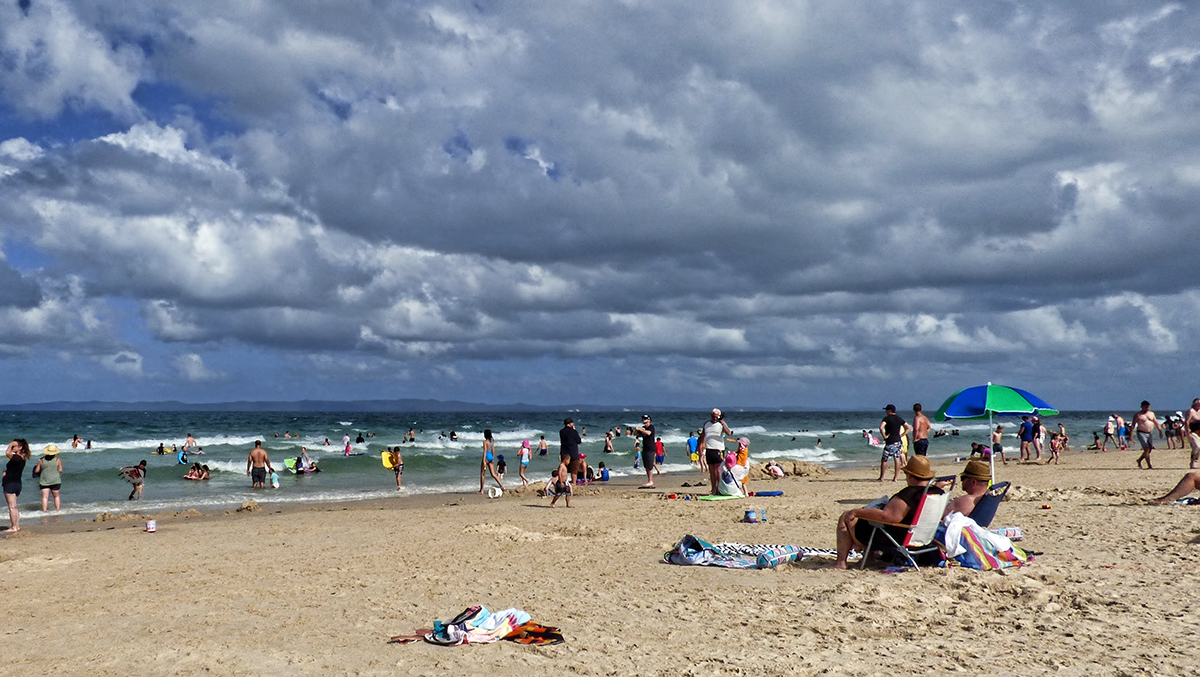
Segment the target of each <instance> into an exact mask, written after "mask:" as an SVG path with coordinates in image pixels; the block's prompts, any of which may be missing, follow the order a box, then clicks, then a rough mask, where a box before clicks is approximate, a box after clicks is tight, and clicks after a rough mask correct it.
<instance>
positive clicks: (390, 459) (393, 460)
mask: <svg viewBox="0 0 1200 677" xmlns="http://www.w3.org/2000/svg"><path fill="white" fill-rule="evenodd" d="M383 467H385V468H388V469H390V470H391V471H392V472H394V473H396V491H400V482H401V481H402V480H403V479H404V457H403V456H401V455H400V447H388V450H387V451H385V452H383Z"/></svg>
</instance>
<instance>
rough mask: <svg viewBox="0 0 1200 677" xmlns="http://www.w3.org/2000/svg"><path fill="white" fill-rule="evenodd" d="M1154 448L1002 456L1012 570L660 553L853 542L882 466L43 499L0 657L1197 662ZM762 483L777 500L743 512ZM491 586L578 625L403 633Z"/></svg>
mask: <svg viewBox="0 0 1200 677" xmlns="http://www.w3.org/2000/svg"><path fill="white" fill-rule="evenodd" d="M1155 455H1156V458H1155V461H1156V467H1155V469H1154V470H1153V471H1139V470H1137V469H1136V468H1135V467H1134V463H1133V459H1134V457H1135V456H1136V453H1135V452H1133V451H1128V452H1108V453H1104V454H1098V453H1094V452H1074V453H1067V454H1065V455H1064V458H1063V465H1061V466H1058V467H1054V466H1050V467H1046V466H1032V465H1016V464H1012V465H1009V466H1007V467H1001V468H999V469H998V479H1000V480H1009V481H1012V482H1013V483H1014V485H1015V488H1014V489H1013V491H1012V492H1011V494H1010V496H1011V498H1012V500H1010V501H1007V502H1006V503H1005V504H1004V505H1002V506H1001V508H1000V512H999V515H998V516H997V518H996V521H995V523H994V524H993V526H1019V527H1021V528H1022V529H1023V530H1024V532H1025V540H1024V541H1023V543H1022V545H1024V546H1025V547H1026V548H1027V549H1030V550H1035V551H1039V552H1042V553H1044V554H1042V555H1040V556H1038V557H1037V558H1036V561H1035V562H1034V563H1032V564H1031V565H1029V566H1027V567H1025V568H1022V569H1008V570H1005V571H1002V572H994V571H993V572H979V571H971V570H965V569H962V568H958V567H955V568H950V569H922V570H921V571H919V572H914V571H908V572H904V573H899V574H885V573H883V572H882V571H880V570H879V569H875V570H872V569H870V568H868V570H866V571H858V570H854V571H850V572H841V571H833V570H828V569H824V568H822V567H824V566H825V565H826V564H828V560H820V559H814V560H808V561H806V562H804V563H801V564H795V565H787V566H784V567H781V568H779V569H777V570H764V571H757V570H755V571H731V570H724V569H717V568H706V567H680V566H670V565H666V564H662V563H661V558H662V554H663V552H664V551H666V550H668V549H669V548H670V547H671V546H672V545H673V544H674V543H675V542H676V541H677V540H678V539H679V538H680V537H681V536H683V535H685V534H689V533H690V534H695V535H697V536H700V537H701V538H704V539H706V540H709V541H712V542H719V541H738V542H742V543H795V544H799V545H806V546H812V547H833V546H834V543H835V538H834V522H835V520H836V517H837V515H838V514H839V513H840V512H841V511H843V510H846V509H848V508H850V507H855V506H858V505H861V504H863V503H865V502H867V501H869V500H871V499H874V498H876V497H878V496H880V495H882V494H884V493H892V492H894V491H896V490H898V489H899V488H900V483H897V484H892V483H890V482H887V483H884V484H883V485H880V484H878V483H876V482H874V478H875V477H877V474H878V470H877V469H850V470H841V471H837V472H834V473H830V474H827V475H823V476H820V477H808V478H786V479H783V480H778V481H769V482H768V481H763V482H757V483H755V484H754V485H753V486H752V488H758V489H783V490H784V492H785V495H784V496H783V497H780V498H750V499H746V500H742V501H728V502H721V503H707V502H697V501H684V500H670V499H667V498H666V497H665V494H666V493H671V492H676V493H679V492H687V491H695V490H694V489H681V488H680V485H681V483H682V482H685V481H687V482H691V481H694V480H695V479H696V478H697V477H698V474H697V475H674V476H670V477H667V476H664V477H662V479H660V480H659V489H658V490H656V491H646V490H637V489H636V488H633V487H632V486H629V485H622V486H610V487H602V488H594V489H593V488H591V487H585V488H581V490H580V494H579V495H578V496H577V497H576V499H575V503H574V504H575V506H576V507H574V508H572V509H570V510H567V509H563V508H561V507H560V508H558V509H554V510H551V509H548V503H549V501H548V499H539V498H537V497H536V496H534V495H533V493H532V492H526V493H522V494H518V493H510V494H507V495H505V496H504V497H503V498H501V499H499V500H488V499H486V498H483V497H480V496H476V495H474V494H471V495H441V496H427V497H421V498H419V499H416V500H413V499H404V498H401V499H395V500H391V501H387V500H384V501H373V502H362V503H345V504H327V505H321V506H317V507H312V506H303V507H297V508H291V509H281V510H276V509H275V508H273V507H272V508H266V509H261V510H257V511H247V512H242V513H236V512H227V513H214V514H200V513H195V512H188V513H184V514H180V515H168V514H162V515H154V516H152V517H154V518H155V519H157V521H158V531H157V533H146V532H145V525H144V521H145V519H146V518H147V516H126V517H125V518H116V519H105V520H103V521H98V522H97V521H75V522H61V523H57V524H49V525H39V524H37V523H36V521H31V522H29V523H26V524H24V525H23V526H24V527H25V528H24V529H23V530H22V532H20V533H19V534H15V535H13V536H10V537H8V538H5V539H4V540H3V542H0V575H2V576H3V580H4V587H5V588H6V594H5V602H4V609H5V612H6V613H5V616H6V618H5V620H4V624H3V625H4V646H5V661H4V663H3V667H2V668H0V674H12V675H48V674H64V675H84V674H87V675H129V674H143V675H197V674H205V675H342V674H346V675H395V674H402V675H425V674H488V675H532V674H563V673H574V674H581V675H720V674H735V675H815V674H826V675H876V674H878V675H896V674H927V673H930V672H932V673H952V672H964V673H987V674H1005V673H1014V674H1017V673H1019V674H1050V673H1053V674H1059V675H1177V674H1178V675H1183V674H1194V673H1195V670H1196V668H1195V666H1196V661H1197V658H1198V657H1200V649H1197V641H1198V640H1200V615H1198V614H1197V612H1196V610H1195V607H1194V605H1192V604H1190V600H1189V595H1190V593H1191V592H1192V591H1194V590H1195V589H1197V585H1198V584H1200V563H1198V560H1197V557H1196V552H1197V550H1196V549H1197V548H1198V547H1200V545H1198V543H1200V536H1198V534H1200V529H1198V528H1197V526H1196V525H1197V519H1196V518H1197V516H1200V507H1195V508H1192V507H1182V506H1162V507H1159V506H1152V505H1148V504H1147V501H1146V499H1148V498H1151V497H1153V496H1157V495H1160V494H1162V493H1164V492H1165V491H1167V490H1168V489H1169V488H1171V487H1172V486H1173V485H1174V483H1175V482H1176V481H1177V480H1178V479H1179V477H1180V476H1181V475H1182V473H1183V472H1184V471H1185V469H1186V467H1187V458H1186V452H1184V451H1178V450H1173V451H1167V450H1160V451H1157V452H1156V454H1155ZM961 467H962V466H961V465H956V464H949V463H939V464H937V465H936V466H935V470H937V471H938V472H939V474H950V473H957V472H959V471H960V470H961ZM889 477H890V473H889ZM679 495H682V493H679ZM560 505H561V504H560ZM1043 505H1049V506H1050V508H1049V509H1043V507H1042V506H1043ZM751 507H753V508H765V509H766V510H767V513H768V518H769V521H768V522H767V523H763V524H745V523H742V522H741V521H740V520H741V518H742V516H743V514H744V512H745V510H746V509H747V508H751ZM471 604H482V605H484V606H486V607H488V608H489V609H492V610H500V609H505V608H509V607H517V608H521V609H524V610H526V611H528V612H529V613H530V614H532V616H533V618H534V620H537V621H540V622H542V623H545V624H548V625H554V626H558V627H560V628H561V629H562V631H563V633H564V635H565V637H566V639H567V642H566V644H565V645H559V646H552V647H543V648H532V647H526V646H520V645H516V644H513V643H510V642H499V643H497V644H492V645H481V646H461V647H439V646H433V645H429V644H425V643H423V642H422V643H416V644H410V645H397V644H389V643H388V638H389V636H391V635H397V634H407V633H410V632H412V631H413V630H415V629H418V628H427V627H430V626H431V624H432V622H433V620H434V619H446V618H449V617H451V616H454V615H455V614H457V613H458V612H459V611H461V610H462V609H463V608H464V607H467V606H469V605H471Z"/></svg>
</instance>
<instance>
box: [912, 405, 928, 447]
mask: <svg viewBox="0 0 1200 677" xmlns="http://www.w3.org/2000/svg"><path fill="white" fill-rule="evenodd" d="M912 450H913V453H914V454H916V455H917V456H927V455H928V454H929V418H928V417H927V416H925V414H924V413H923V412H922V411H921V405H920V403H918V404H914V405H913V424H912Z"/></svg>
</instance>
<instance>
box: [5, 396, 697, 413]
mask: <svg viewBox="0 0 1200 677" xmlns="http://www.w3.org/2000/svg"><path fill="white" fill-rule="evenodd" d="M624 409H629V410H631V411H642V410H653V411H690V410H691V409H690V408H688V407H662V406H654V407H641V406H638V407H616V406H609V405H590V404H576V405H565V406H554V407H547V406H539V405H534V404H524V403H521V402H517V403H514V404H480V403H478V402H459V401H457V400H448V401H443V400H414V399H403V400H348V401H347V400H299V401H295V402H245V401H243V402H209V403H203V402H201V403H190V402H179V401H174V400H172V401H167V402H97V401H91V402H38V403H34V404H0V411H330V412H337V411H345V412H514V413H516V412H543V411H544V412H551V411H560V412H569V411H621V410H624Z"/></svg>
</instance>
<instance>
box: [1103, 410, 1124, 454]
mask: <svg viewBox="0 0 1200 677" xmlns="http://www.w3.org/2000/svg"><path fill="white" fill-rule="evenodd" d="M1116 421H1117V419H1115V418H1113V417H1112V416H1109V417H1108V421H1106V422H1105V423H1104V439H1103V440H1101V442H1100V451H1108V441H1109V440H1112V442H1113V446H1114V447H1119V446H1120V445H1118V444H1117V440H1116V438H1115V437H1113V433H1114V432H1115V431H1116V429H1117V423H1116Z"/></svg>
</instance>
